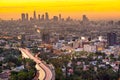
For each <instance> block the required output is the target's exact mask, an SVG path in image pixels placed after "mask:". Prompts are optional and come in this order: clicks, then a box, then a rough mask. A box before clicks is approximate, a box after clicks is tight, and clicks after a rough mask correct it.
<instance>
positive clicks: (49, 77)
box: [19, 48, 54, 80]
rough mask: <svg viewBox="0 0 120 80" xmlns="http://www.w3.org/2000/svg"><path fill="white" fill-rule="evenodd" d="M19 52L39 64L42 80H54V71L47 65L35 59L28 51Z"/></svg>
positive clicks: (21, 49)
mask: <svg viewBox="0 0 120 80" xmlns="http://www.w3.org/2000/svg"><path fill="white" fill-rule="evenodd" d="M19 50H20V51H21V52H22V54H23V55H24V56H25V55H26V56H27V57H26V58H28V57H29V58H30V59H32V60H34V61H35V62H36V63H37V64H38V65H37V67H39V70H40V76H39V78H40V80H54V79H53V74H52V71H51V70H50V69H49V68H48V67H47V66H46V65H44V64H43V63H42V61H40V60H39V59H38V58H37V57H34V56H33V55H32V54H31V53H30V51H29V50H28V49H23V48H20V49H19Z"/></svg>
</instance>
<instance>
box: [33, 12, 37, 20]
mask: <svg viewBox="0 0 120 80" xmlns="http://www.w3.org/2000/svg"><path fill="white" fill-rule="evenodd" d="M33 19H34V20H36V12H35V11H34V14H33Z"/></svg>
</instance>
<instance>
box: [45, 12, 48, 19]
mask: <svg viewBox="0 0 120 80" xmlns="http://www.w3.org/2000/svg"><path fill="white" fill-rule="evenodd" d="M45 20H49V15H48V13H47V12H46V13H45Z"/></svg>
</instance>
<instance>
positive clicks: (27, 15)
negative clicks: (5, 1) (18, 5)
mask: <svg viewBox="0 0 120 80" xmlns="http://www.w3.org/2000/svg"><path fill="white" fill-rule="evenodd" d="M28 18H29V17H28V13H26V20H27V21H28V20H29V19H28Z"/></svg>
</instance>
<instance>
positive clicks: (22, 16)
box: [21, 13, 25, 21]
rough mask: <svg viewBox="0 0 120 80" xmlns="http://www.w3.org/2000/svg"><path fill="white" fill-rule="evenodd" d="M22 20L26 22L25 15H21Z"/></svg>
mask: <svg viewBox="0 0 120 80" xmlns="http://www.w3.org/2000/svg"><path fill="white" fill-rule="evenodd" d="M21 20H22V21H25V14H24V13H22V14H21Z"/></svg>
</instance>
